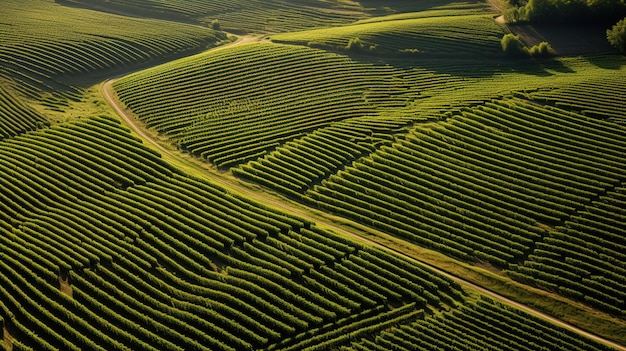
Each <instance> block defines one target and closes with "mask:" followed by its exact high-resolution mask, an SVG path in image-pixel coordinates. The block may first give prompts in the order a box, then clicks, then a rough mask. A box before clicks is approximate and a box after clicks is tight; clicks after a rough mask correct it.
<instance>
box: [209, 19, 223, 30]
mask: <svg viewBox="0 0 626 351" xmlns="http://www.w3.org/2000/svg"><path fill="white" fill-rule="evenodd" d="M211 28H213V29H214V30H222V27H221V26H220V21H219V20H218V19H217V18H216V19H214V20H212V21H211Z"/></svg>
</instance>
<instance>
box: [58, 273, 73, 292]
mask: <svg viewBox="0 0 626 351" xmlns="http://www.w3.org/2000/svg"><path fill="white" fill-rule="evenodd" d="M69 281H70V276H69V274H68V275H67V277H65V279H63V276H62V275H61V274H59V289H60V290H61V292H62V293H63V294H65V295H67V296H69V297H72V296H73V295H72V291H73V290H72V285H70V282H69Z"/></svg>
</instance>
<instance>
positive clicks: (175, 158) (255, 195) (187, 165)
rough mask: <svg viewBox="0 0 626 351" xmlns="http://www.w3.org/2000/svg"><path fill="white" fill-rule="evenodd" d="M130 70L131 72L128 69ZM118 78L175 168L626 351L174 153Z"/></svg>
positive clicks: (106, 87) (245, 40) (111, 98)
mask: <svg viewBox="0 0 626 351" xmlns="http://www.w3.org/2000/svg"><path fill="white" fill-rule="evenodd" d="M264 40H265V39H263V38H262V37H261V36H244V37H238V39H237V41H234V42H232V43H229V44H226V45H223V46H219V47H216V48H213V49H211V50H223V49H226V48H228V47H233V46H237V45H244V44H249V43H254V42H261V41H264ZM128 73H130V72H128ZM114 81H115V79H109V80H106V81H105V82H104V83H103V84H102V85H101V93H102V96H103V98H104V99H105V100H106V101H107V102H108V103H109V105H110V106H111V107H112V108H113V109H114V110H115V112H116V113H117V114H118V115H119V116H120V117H121V118H122V119H123V120H124V121H125V123H126V124H128V126H130V128H131V129H132V130H133V131H134V132H135V133H136V134H137V135H138V136H139V137H140V138H141V139H143V140H144V141H145V142H146V143H148V144H150V145H152V146H153V147H155V148H156V149H158V150H159V151H160V152H161V153H162V156H163V158H164V159H165V160H166V161H168V162H170V163H171V164H172V165H174V166H175V167H177V168H179V169H185V170H188V171H193V175H194V176H197V177H200V178H203V179H205V180H208V181H209V182H211V183H213V184H215V185H218V186H221V187H222V188H224V189H225V190H226V191H228V192H229V193H233V194H237V195H240V196H244V197H247V198H249V199H251V200H253V201H256V202H259V203H261V204H264V205H266V206H269V207H272V208H274V209H277V210H280V211H283V212H285V213H290V214H294V215H296V216H298V217H300V218H303V219H305V220H308V221H311V222H314V223H316V224H317V225H320V226H322V227H324V228H328V229H330V230H332V231H335V232H337V233H341V234H343V235H346V236H350V237H352V238H354V239H356V240H357V241H359V242H361V243H364V244H367V245H371V246H374V247H378V248H381V249H383V250H386V251H389V252H393V253H395V254H397V255H400V256H402V257H403V258H405V259H407V260H410V261H412V262H416V263H419V264H421V265H425V266H428V267H429V268H430V269H432V270H433V271H435V272H437V273H439V274H442V275H444V276H446V277H449V278H451V279H453V280H454V281H456V282H458V283H459V284H461V285H463V286H465V287H467V288H470V289H473V290H476V291H478V292H480V293H481V294H483V295H486V296H489V297H491V298H493V299H495V300H498V301H500V302H504V303H506V304H509V305H511V306H515V307H516V308H518V309H520V310H523V311H526V312H528V313H531V314H534V315H536V316H539V317H541V318H543V319H545V320H548V321H550V322H551V323H553V324H555V325H558V326H560V327H562V328H565V329H568V330H571V331H573V332H575V333H578V334H580V335H583V336H585V337H587V338H589V339H592V340H595V341H598V342H601V343H604V344H606V345H609V346H611V347H613V348H615V349H617V350H623V351H626V346H622V345H619V344H617V343H614V342H612V341H610V340H607V339H604V338H602V337H600V336H597V335H595V334H592V333H589V332H587V331H585V330H582V329H580V328H578V327H576V326H573V325H571V324H569V323H566V322H563V321H561V320H560V319H557V318H554V317H551V316H549V315H547V314H545V313H542V312H540V311H538V310H535V309H534V308H532V307H529V306H527V305H524V304H522V303H518V302H516V301H513V300H510V299H508V298H506V297H504V296H502V295H500V294H497V293H495V292H493V291H491V290H488V289H485V288H483V287H481V286H478V285H476V284H474V283H472V282H469V281H467V280H465V279H463V278H460V277H458V276H454V275H451V274H449V273H447V272H445V271H443V270H441V269H439V268H437V267H435V266H432V265H430V264H428V263H426V262H423V261H420V260H419V259H418V258H416V257H413V256H411V255H408V254H406V253H403V252H399V251H397V250H395V249H393V248H391V247H388V246H386V245H384V244H382V243H379V242H376V241H373V240H370V239H368V238H365V237H363V236H361V235H359V234H357V233H356V232H355V231H351V230H348V229H346V228H345V227H343V226H339V225H336V224H335V223H334V222H333V221H331V220H330V219H328V218H327V217H325V216H323V215H322V214H318V213H316V212H315V211H314V210H312V209H310V208H308V207H305V206H304V205H302V204H301V203H299V202H296V201H293V200H290V199H287V198H284V197H279V196H275V195H271V194H269V193H267V191H264V190H257V189H255V188H253V187H251V186H249V185H243V184H242V183H241V182H240V181H239V180H237V179H236V178H234V177H231V176H224V175H222V174H219V173H217V172H212V171H210V170H209V169H207V168H205V167H203V166H202V165H200V164H199V163H197V162H193V161H192V162H190V161H187V160H185V159H184V158H183V157H181V156H180V155H179V152H177V151H176V152H174V151H172V150H169V149H168V148H166V147H164V146H162V145H161V144H160V143H159V142H158V141H157V140H156V139H154V138H152V137H151V136H150V135H148V134H147V133H146V131H145V130H144V129H143V127H141V126H140V124H139V123H137V120H136V119H135V117H134V116H133V114H132V113H131V112H130V111H128V110H127V109H126V108H125V107H123V106H122V105H121V102H120V101H119V100H118V99H117V98H116V95H115V92H114V90H113V88H112V83H113V82H114ZM355 227H359V225H358V224H357V225H355Z"/></svg>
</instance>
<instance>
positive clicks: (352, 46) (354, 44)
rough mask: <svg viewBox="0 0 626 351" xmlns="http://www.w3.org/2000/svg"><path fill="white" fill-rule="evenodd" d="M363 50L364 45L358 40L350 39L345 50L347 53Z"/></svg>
mask: <svg viewBox="0 0 626 351" xmlns="http://www.w3.org/2000/svg"><path fill="white" fill-rule="evenodd" d="M363 48H365V44H364V43H363V42H362V41H361V39H359V38H352V39H350V41H349V42H348V45H346V50H349V51H362V50H363Z"/></svg>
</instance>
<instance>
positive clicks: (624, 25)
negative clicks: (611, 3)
mask: <svg viewBox="0 0 626 351" xmlns="http://www.w3.org/2000/svg"><path fill="white" fill-rule="evenodd" d="M606 38H607V40H608V41H609V43H610V44H611V45H612V46H613V47H614V48H616V49H617V50H618V51H619V52H621V53H622V54H626V18H623V19H621V20H620V21H619V22H617V23H616V24H615V25H613V27H611V29H607V31H606Z"/></svg>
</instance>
